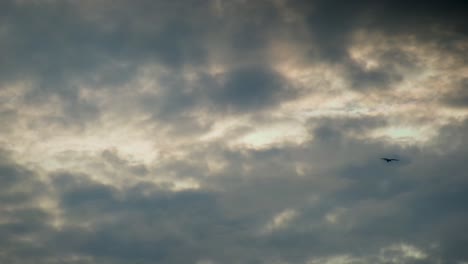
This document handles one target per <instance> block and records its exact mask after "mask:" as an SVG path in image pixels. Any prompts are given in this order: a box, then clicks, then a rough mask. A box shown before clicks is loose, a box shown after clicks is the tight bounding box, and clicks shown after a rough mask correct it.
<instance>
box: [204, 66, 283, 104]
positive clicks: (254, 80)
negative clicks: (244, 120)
mask: <svg viewBox="0 0 468 264" xmlns="http://www.w3.org/2000/svg"><path fill="white" fill-rule="evenodd" d="M226 75H227V76H226V77H225V80H223V81H222V82H223V84H222V85H221V87H219V88H218V87H215V88H212V89H213V90H211V91H210V92H211V94H210V93H209V94H208V96H209V97H211V98H210V99H211V100H212V101H213V103H214V104H215V105H218V106H219V107H221V108H226V109H228V110H230V109H231V110H234V111H251V110H253V109H254V110H255V109H263V108H265V107H270V106H271V105H275V104H277V103H278V102H280V101H281V100H285V99H287V98H288V97H291V96H292V93H291V92H288V90H287V88H288V87H287V82H286V81H285V80H284V79H283V78H282V77H281V76H280V75H279V74H278V73H276V72H275V71H273V70H271V69H268V68H265V67H248V68H241V69H235V70H233V71H231V72H229V73H228V74H226Z"/></svg>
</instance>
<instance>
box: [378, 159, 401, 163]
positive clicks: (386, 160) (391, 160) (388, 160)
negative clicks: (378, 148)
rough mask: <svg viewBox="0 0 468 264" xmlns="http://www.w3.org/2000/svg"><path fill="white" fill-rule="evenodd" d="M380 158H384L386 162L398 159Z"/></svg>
mask: <svg viewBox="0 0 468 264" xmlns="http://www.w3.org/2000/svg"><path fill="white" fill-rule="evenodd" d="M381 159H382V160H385V161H386V162H387V163H389V162H392V161H399V159H389V158H381Z"/></svg>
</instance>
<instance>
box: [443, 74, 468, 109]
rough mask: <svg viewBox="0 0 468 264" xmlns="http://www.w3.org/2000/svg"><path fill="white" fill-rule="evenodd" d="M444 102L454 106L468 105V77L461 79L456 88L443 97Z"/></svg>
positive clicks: (464, 106)
mask: <svg viewBox="0 0 468 264" xmlns="http://www.w3.org/2000/svg"><path fill="white" fill-rule="evenodd" d="M442 103H444V104H445V105H447V106H450V107H454V108H466V107H468V79H463V80H461V81H460V83H459V84H458V85H456V87H455V89H453V90H452V91H450V93H449V94H448V95H446V96H445V98H442Z"/></svg>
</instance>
